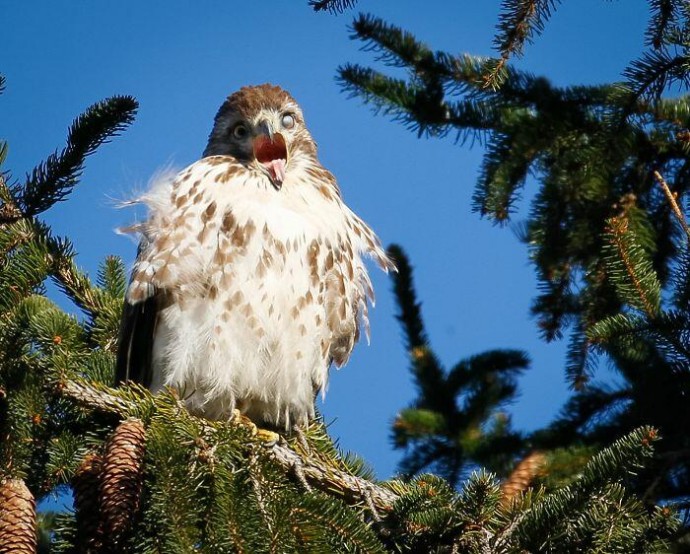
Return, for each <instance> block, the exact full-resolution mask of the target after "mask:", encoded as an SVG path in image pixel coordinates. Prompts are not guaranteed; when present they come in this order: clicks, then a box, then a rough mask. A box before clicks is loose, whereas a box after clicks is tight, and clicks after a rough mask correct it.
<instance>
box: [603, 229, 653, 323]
mask: <svg viewBox="0 0 690 554" xmlns="http://www.w3.org/2000/svg"><path fill="white" fill-rule="evenodd" d="M608 224H609V227H608V230H609V237H610V240H611V242H612V244H613V245H614V246H615V248H616V250H617V252H618V255H619V257H620V261H621V262H622V263H623V266H624V267H625V270H626V273H627V276H628V279H629V282H630V283H631V284H632V286H633V288H634V289H635V291H636V292H637V297H638V298H639V299H640V301H641V303H642V307H643V308H644V311H645V312H646V313H647V315H648V316H650V317H654V316H655V315H656V314H657V313H658V311H659V309H658V301H656V300H653V299H652V298H650V292H651V291H650V289H649V287H647V286H645V284H644V283H643V280H644V279H645V277H646V275H640V274H639V266H638V264H637V263H636V261H635V260H634V259H633V257H634V256H635V253H634V252H633V251H632V246H631V245H630V244H629V241H628V240H626V234H627V233H628V232H629V230H628V220H627V219H626V218H625V217H612V218H611V219H609V221H608Z"/></svg>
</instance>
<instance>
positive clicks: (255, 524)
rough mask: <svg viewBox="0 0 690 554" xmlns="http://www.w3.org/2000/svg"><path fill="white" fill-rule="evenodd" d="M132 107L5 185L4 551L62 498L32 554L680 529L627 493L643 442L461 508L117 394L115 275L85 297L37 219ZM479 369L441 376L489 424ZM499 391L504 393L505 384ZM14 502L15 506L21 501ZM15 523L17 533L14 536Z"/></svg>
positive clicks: (483, 482) (57, 243)
mask: <svg viewBox="0 0 690 554" xmlns="http://www.w3.org/2000/svg"><path fill="white" fill-rule="evenodd" d="M133 106H134V104H133V103H132V102H122V101H121V100H119V99H114V100H112V101H106V102H104V103H102V104H99V105H97V108H94V109H93V110H90V111H88V112H87V114H86V115H85V116H84V118H80V119H79V120H78V121H77V123H75V126H74V127H73V129H75V128H80V129H82V132H83V134H82V135H81V138H80V139H79V142H80V144H82V145H91V146H89V147H83V148H76V147H75V148H74V149H70V146H69V145H68V148H67V149H66V150H70V151H73V152H76V153H72V154H69V155H66V156H62V155H58V156H56V157H55V160H62V159H66V158H69V163H68V164H66V165H63V166H61V167H62V168H63V169H61V171H62V176H61V177H60V178H55V179H52V178H51V179H45V180H40V179H39V181H41V182H43V183H44V184H43V185H41V186H39V187H34V183H35V182H34V181H32V180H28V181H27V182H26V183H25V186H19V185H13V186H11V187H10V186H8V185H7V184H6V180H7V179H9V176H7V174H3V175H4V176H3V178H2V179H1V183H0V185H1V186H0V197H1V198H2V210H4V212H3V213H5V214H6V215H7V214H9V216H11V217H7V218H6V219H5V220H3V222H2V223H1V224H0V249H1V250H2V263H1V264H0V314H1V315H2V317H0V490H1V492H2V494H4V495H5V496H7V497H8V498H12V499H13V500H12V503H11V504H6V505H4V506H3V510H4V511H3V512H0V513H2V514H3V518H4V519H3V521H9V522H10V524H9V525H7V526H3V527H2V529H0V540H2V541H5V542H4V543H2V544H3V548H4V546H5V545H8V548H10V550H8V551H12V550H11V549H12V548H13V541H21V542H16V544H17V545H21V546H22V548H24V547H25V546H26V545H30V544H31V542H32V540H33V539H31V529H27V522H31V521H35V517H34V514H33V513H32V510H33V502H34V500H41V499H43V498H45V497H46V496H47V495H50V494H54V493H56V492H60V491H63V492H64V491H65V490H68V489H69V488H72V489H73V490H74V493H75V496H76V501H75V508H76V511H75V512H72V511H67V512H65V513H61V514H59V515H58V516H56V518H55V519H56V521H55V527H54V528H53V531H52V532H51V531H49V530H48V529H50V525H51V521H52V516H48V515H46V516H43V517H42V518H41V525H42V533H41V541H40V544H41V549H42V551H45V549H49V550H50V551H51V552H64V553H73V552H131V553H154V552H160V553H165V554H168V553H171V552H191V551H194V552H218V553H220V552H223V553H227V552H256V553H261V552H275V553H280V554H284V553H285V554H287V553H289V552H300V553H303V552H314V553H324V552H366V553H376V552H381V553H383V552H398V553H402V552H418V553H429V552H449V553H450V552H460V551H462V552H477V553H479V552H482V553H487V552H496V553H503V552H506V553H507V552H517V551H524V550H528V549H532V550H538V551H542V552H580V551H583V549H589V548H590V546H591V545H594V546H595V547H596V548H598V549H599V551H602V552H615V551H621V552H652V551H659V550H662V549H663V548H664V544H665V542H664V541H665V539H666V538H667V537H669V536H670V535H671V534H672V533H673V532H674V530H675V528H676V527H677V525H678V522H677V519H676V518H675V517H674V515H673V514H672V513H671V511H669V510H663V509H655V508H650V507H648V506H647V505H646V504H643V503H641V502H640V501H639V500H637V499H636V498H635V497H634V496H633V495H632V494H631V493H630V492H629V491H630V487H629V485H630V479H631V477H632V475H633V473H634V472H635V471H637V470H638V469H639V466H640V465H641V464H643V462H644V461H645V460H647V459H649V457H650V455H651V452H652V447H651V443H652V442H653V441H654V439H655V438H656V431H654V430H653V429H652V428H648V427H643V428H640V429H638V430H636V431H634V432H632V433H631V434H629V435H627V436H626V437H625V438H624V439H621V440H620V441H618V442H616V443H614V444H613V445H612V446H611V447H610V448H608V449H606V450H604V451H602V452H601V453H600V454H599V455H598V456H597V457H595V458H594V459H593V460H592V461H591V462H590V463H589V464H588V465H587V466H586V468H585V470H584V471H583V473H582V475H581V477H579V478H578V479H576V480H575V481H574V482H572V483H570V484H569V485H568V486H566V487H565V488H562V489H558V490H556V491H553V492H546V491H528V492H526V493H525V494H524V495H519V496H518V497H517V499H516V500H515V501H513V502H510V503H507V502H502V498H503V496H502V491H501V488H500V487H499V485H498V483H497V482H496V481H495V479H494V478H493V477H491V476H490V475H488V474H486V473H483V472H481V473H477V474H475V475H474V476H473V477H471V478H470V479H469V480H468V481H467V482H466V483H465V485H464V487H463V489H462V491H461V492H460V493H458V492H457V491H455V490H454V489H453V488H452V487H451V486H450V485H449V484H448V483H447V482H446V481H444V480H443V479H441V478H440V477H436V476H431V475H422V476H418V477H416V478H415V479H413V480H412V481H410V482H403V481H397V480H396V481H390V482H385V483H377V482H376V481H375V480H373V478H372V477H371V475H370V474H369V473H368V472H367V470H366V468H365V467H364V465H363V464H362V463H361V461H359V460H357V459H356V458H354V457H352V456H343V455H341V454H340V453H339V452H338V449H337V447H336V446H335V445H334V444H333V443H332V441H331V439H330V438H329V437H328V434H327V432H326V430H325V428H324V427H323V425H322V424H321V423H319V422H315V423H314V424H313V425H312V426H310V427H309V428H308V429H306V430H304V432H303V436H302V437H288V438H287V439H285V438H280V439H279V440H278V442H276V443H266V442H265V441H264V440H263V439H261V438H260V435H257V434H256V428H255V427H254V426H253V425H252V424H251V423H250V422H248V421H246V420H244V419H243V418H241V417H238V418H236V419H235V420H233V421H230V422H218V421H208V420H205V419H203V418H199V417H195V416H193V415H191V414H190V413H189V412H188V411H187V410H186V409H185V408H184V406H183V405H182V403H181V402H180V399H179V398H177V397H176V396H175V394H173V393H172V392H171V391H168V392H165V393H161V394H158V395H156V396H152V395H151V394H150V393H148V391H145V390H142V389H140V388H138V387H137V386H136V385H129V386H127V387H124V388H121V389H112V388H111V387H110V385H111V383H112V380H113V366H114V352H113V351H114V348H115V340H116V338H115V337H116V335H117V321H118V319H119V313H120V309H121V303H122V294H123V292H124V286H125V282H126V275H125V272H124V267H123V264H122V262H121V261H119V260H117V259H114V258H106V260H105V261H104V262H103V264H102V266H101V269H100V271H99V274H98V276H97V278H96V279H94V280H91V279H90V278H89V277H88V276H87V275H86V274H84V273H83V272H81V271H80V270H79V269H78V268H77V266H76V264H75V262H74V252H73V250H72V248H71V246H70V244H69V242H68V241H67V240H66V239H64V238H60V237H56V236H55V235H54V234H53V232H52V230H51V229H50V228H49V227H48V226H47V225H45V224H44V223H42V222H41V221H39V220H38V219H37V218H36V214H37V213H38V212H39V211H41V210H43V209H46V208H48V207H49V206H50V205H51V204H52V203H54V201H56V199H62V198H64V197H65V195H67V194H68V193H69V191H70V190H71V188H72V187H73V186H74V185H75V184H76V183H77V182H78V173H79V171H80V170H81V167H82V165H83V161H84V159H83V158H84V157H85V156H86V155H87V154H88V153H89V152H91V151H92V150H93V147H95V146H94V145H98V144H100V143H101V142H102V141H103V140H102V139H103V137H104V136H105V134H107V133H105V134H104V129H109V130H110V131H112V130H113V129H115V128H116V127H117V128H118V129H119V128H121V125H124V123H116V124H108V125H100V124H98V125H85V126H83V127H82V126H81V123H80V122H82V123H83V122H84V121H85V120H87V119H88V118H89V117H96V119H98V116H93V114H94V113H96V114H104V113H105V114H108V115H107V117H106V119H107V120H108V121H110V122H111V123H112V122H126V121H128V120H129V119H128V118H129V117H130V116H131V114H132V109H131V108H132V107H133ZM89 114H92V115H89ZM110 131H108V132H110ZM76 134H78V133H76ZM74 136H75V133H72V135H71V138H70V141H68V142H69V143H71V142H72V141H73V140H74ZM2 150H3V151H4V149H2ZM55 163H56V164H57V165H58V166H60V165H61V163H57V161H56V162H55ZM39 167H40V168H44V169H39V170H37V171H36V172H34V173H33V175H38V174H45V175H48V174H51V175H53V174H55V173H54V172H53V170H52V169H49V168H50V167H53V165H52V162H51V163H46V164H42V165H41V166H39ZM46 168H48V169H46ZM65 168H66V169H65ZM63 170H64V171H63ZM44 187H46V188H44ZM48 189H50V190H48ZM28 190H33V191H34V192H31V193H27V191H28ZM27 199H30V200H28V201H27ZM408 278H409V272H408ZM48 279H51V280H53V281H54V282H55V283H57V284H58V285H59V287H60V290H61V291H62V293H63V294H65V295H66V296H67V297H68V298H69V299H71V300H72V301H73V302H74V303H75V304H76V306H77V307H78V308H79V309H80V311H81V314H79V317H77V316H76V315H75V314H70V313H67V312H65V311H64V310H62V309H60V308H59V307H58V306H57V305H56V304H55V303H54V302H52V301H51V300H50V299H48V298H47V297H46V295H45V287H44V284H45V282H46V281H47V280H48ZM401 292H404V291H403V290H402V289H401ZM408 293H411V296H409V295H408V307H410V306H415V303H416V302H415V299H414V293H413V289H412V287H411V281H408ZM410 321H412V320H410ZM410 330H411V332H410V337H412V338H413V339H414V340H418V339H420V337H423V336H424V335H423V327H420V328H418V332H417V335H414V333H413V332H412V327H411V328H410ZM415 344H416V343H415ZM496 357H497V360H498V361H499V362H500V363H498V364H497V365H498V366H500V367H501V368H503V369H501V371H505V372H506V375H508V374H511V372H512V373H513V374H514V373H515V371H517V370H518V369H519V368H520V367H521V366H522V365H524V362H525V360H524V359H523V358H521V357H520V355H513V356H512V357H511V355H509V354H506V353H496ZM476 363H477V366H479V365H481V364H480V363H479V361H477V362H476ZM481 363H486V361H481ZM473 364H475V361H474V360H470V362H467V363H465V364H464V365H463V368H462V370H458V371H456V372H455V373H453V372H452V371H451V372H450V373H448V376H451V375H456V378H459V379H460V380H465V379H467V380H468V381H469V382H472V381H473V380H475V381H476V382H475V383H474V384H472V385H470V386H469V389H471V388H472V387H477V389H476V394H478V395H480V396H484V395H485V396H486V399H485V400H481V401H480V400H477V401H472V402H470V403H469V404H468V406H472V405H475V406H476V407H475V408H473V409H476V410H477V411H479V412H482V411H483V412H484V413H488V411H490V406H492V405H495V403H492V402H493V401H494V400H495V399H498V400H499V401H500V400H501V399H502V398H503V396H502V395H503V394H504V393H501V392H500V390H499V393H498V394H497V393H496V392H495V391H493V390H492V389H491V387H488V388H486V387H485V384H482V382H481V379H479V380H477V379H476V375H475V374H474V373H476V372H474V373H473ZM461 365H462V364H461ZM438 369H439V371H440V368H438ZM501 371H499V370H497V371H496V374H497V375H498V374H500V373H501ZM499 381H500V379H499ZM423 382H424V381H423V379H420V385H421V384H423ZM506 383H507V384H508V386H507V389H508V391H510V388H511V386H512V385H511V383H512V380H510V379H508V380H507V381H506ZM469 389H468V390H469ZM499 389H501V390H502V389H503V387H499ZM456 390H460V388H458V389H456ZM472 394H473V393H472V392H470V396H471V395H472ZM509 396H510V394H507V395H506V396H505V398H508V397H509ZM473 402H474V404H473ZM483 405H484V406H483ZM8 483H12V484H13V485H12V487H9V486H8V485H7V484H8ZM15 489H16V490H20V489H21V490H22V491H25V492H23V493H22V495H19V496H18V495H17V494H15V493H14V492H13V491H14V490H15ZM20 496H21V498H20ZM15 504H16V506H15ZM89 508H90V509H89ZM123 508H126V510H123ZM15 509H16V510H19V514H20V515H21V517H20V518H18V519H16V518H15V519H13V517H14V511H15ZM6 516H9V517H6ZM12 522H18V524H15V523H12ZM27 531H29V533H28V535H27ZM27 537H28V539H27ZM46 541H49V542H50V545H49V546H47V545H46Z"/></svg>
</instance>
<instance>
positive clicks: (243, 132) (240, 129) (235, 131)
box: [232, 123, 249, 139]
mask: <svg viewBox="0 0 690 554" xmlns="http://www.w3.org/2000/svg"><path fill="white" fill-rule="evenodd" d="M248 134H249V129H247V126H246V125H243V124H242V123H238V124H237V125H235V126H234V127H233V128H232V136H233V137H235V138H236V139H243V138H245V137H246V136H247V135H248Z"/></svg>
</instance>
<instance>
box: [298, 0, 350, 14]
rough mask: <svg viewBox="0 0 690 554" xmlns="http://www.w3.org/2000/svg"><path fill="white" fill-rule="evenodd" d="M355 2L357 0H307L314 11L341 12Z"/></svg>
mask: <svg viewBox="0 0 690 554" xmlns="http://www.w3.org/2000/svg"><path fill="white" fill-rule="evenodd" d="M356 3H357V0H309V5H310V6H311V7H312V8H313V9H314V11H315V12H323V11H329V12H331V13H343V12H344V11H345V10H348V9H350V8H352V7H354V5H355V4H356Z"/></svg>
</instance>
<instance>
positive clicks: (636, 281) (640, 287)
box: [607, 215, 661, 317]
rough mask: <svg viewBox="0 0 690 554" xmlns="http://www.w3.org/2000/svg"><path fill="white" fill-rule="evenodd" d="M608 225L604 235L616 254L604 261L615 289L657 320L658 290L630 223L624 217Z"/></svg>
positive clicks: (610, 221) (612, 219) (651, 268)
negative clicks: (606, 262)
mask: <svg viewBox="0 0 690 554" xmlns="http://www.w3.org/2000/svg"><path fill="white" fill-rule="evenodd" d="M607 223H608V228H607V235H608V237H609V240H610V243H611V245H612V246H613V247H614V250H615V252H614V253H613V254H612V255H610V256H609V257H608V259H607V261H608V265H609V268H610V269H609V270H610V272H611V274H612V276H613V278H614V280H615V284H616V287H617V289H618V290H619V291H620V293H621V296H622V297H623V299H624V300H626V301H627V302H630V304H631V305H633V306H635V307H640V308H642V309H643V310H644V311H645V312H646V314H647V315H648V316H650V317H654V316H656V315H657V314H658V313H659V310H660V304H659V303H660V297H659V295H660V288H661V287H660V284H659V281H658V279H657V276H656V273H655V271H654V269H653V267H652V265H651V263H650V261H649V260H648V258H647V256H646V253H645V252H644V250H643V249H642V248H641V247H640V245H639V243H638V242H637V241H636V237H635V236H634V234H633V233H631V231H630V220H629V219H628V218H627V217H626V216H625V215H623V216H619V217H612V218H610V219H609V220H608V221H607ZM621 265H622V267H623V269H624V271H621V269H620V266H621ZM631 287H632V290H631Z"/></svg>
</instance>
